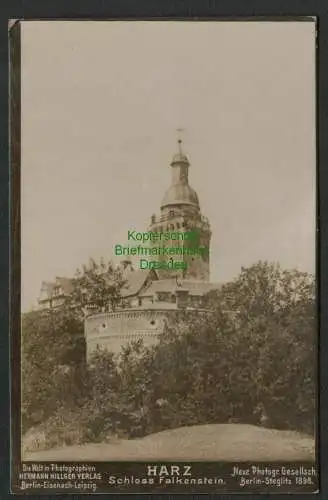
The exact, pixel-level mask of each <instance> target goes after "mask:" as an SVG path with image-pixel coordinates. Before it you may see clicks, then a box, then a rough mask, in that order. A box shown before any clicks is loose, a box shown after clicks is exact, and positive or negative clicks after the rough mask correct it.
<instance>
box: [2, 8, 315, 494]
mask: <svg viewBox="0 0 328 500" xmlns="http://www.w3.org/2000/svg"><path fill="white" fill-rule="evenodd" d="M19 29H20V40H19V42H18V43H19V46H20V49H19V50H20V68H19V79H20V97H19V99H20V110H21V113H20V118H19V117H18V118H17V116H16V117H14V119H15V120H19V122H20V140H19V145H17V146H15V147H17V148H19V152H20V162H19V163H20V165H19V169H20V225H21V286H20V310H21V314H20V315H21V322H20V329H19V328H18V330H20V331H15V332H14V333H13V335H15V336H16V337H15V338H17V342H18V343H19V349H20V356H19V358H16V359H20V362H19V363H16V362H15V363H14V366H13V373H14V378H17V379H20V396H19V397H16V396H15V398H12V413H15V414H16V415H18V416H19V417H18V419H19V422H20V424H19V428H16V427H15V429H14V430H13V435H12V450H13V449H14V448H15V449H17V450H19V451H18V454H19V456H20V460H18V461H17V460H16V459H15V460H16V462H15V464H14V469H15V471H16V472H15V474H14V476H15V478H14V483H15V485H14V489H15V493H38V494H51V493H61V494H63V493H81V492H83V493H95V492H97V493H111V492H116V493H117V492H125V493H127V492H130V493H150V492H164V493H171V492H181V493H188V492H196V493H209V492H211V493H215V492H240V491H245V492H246V491H247V492H270V493H281V492H291V493H292V492H306V491H308V492H310V491H311V492H314V491H317V490H318V475H317V460H316V448H317V446H316V432H317V418H318V415H317V413H318V412H317V401H316V394H317V350H318V346H317V342H318V340H317V337H318V318H317V316H318V308H317V297H316V277H315V272H316V162H317V159H316V20H315V19H314V18H311V19H310V18H309V19H303V20H297V19H295V20H288V21H281V22H280V21H279V20H270V19H268V20H264V19H261V20H256V18H254V19H253V20H252V21H249V20H248V21H247V20H244V21H243V20H240V19H239V20H236V21H227V20H215V21H214V20H212V21H197V20H188V21H187V20H185V21H183V20H176V21H175V20H162V21H160V20H157V21H155V20H144V21H141V20H138V21H90V20H89V21H83V20H79V21H75V20H74V21H68V20H67V21H65V20H61V21H59V20H56V21H55V20H54V21H50V20H47V21H32V20H30V21H21V22H19ZM12 80H13V76H12ZM11 85H13V83H11ZM13 98H14V96H13V95H12V96H11V99H13ZM16 420H17V419H16ZM16 456H17V455H16Z"/></svg>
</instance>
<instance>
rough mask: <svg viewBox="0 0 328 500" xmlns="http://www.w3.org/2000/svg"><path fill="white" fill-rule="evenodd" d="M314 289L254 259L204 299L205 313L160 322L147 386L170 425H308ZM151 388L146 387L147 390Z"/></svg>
mask: <svg viewBox="0 0 328 500" xmlns="http://www.w3.org/2000/svg"><path fill="white" fill-rule="evenodd" d="M314 292H315V287H314V279H313V277H312V276H311V275H309V274H306V273H300V272H298V271H295V270H293V271H287V270H282V269H281V268H280V267H279V266H278V265H275V264H269V263H267V262H259V263H258V264H256V265H254V266H251V267H250V268H247V269H246V268H243V269H242V271H241V273H240V275H239V276H238V277H237V279H235V280H234V281H232V282H231V283H228V284H227V285H225V286H224V287H223V288H222V289H221V290H219V291H216V292H211V293H210V294H209V295H208V297H207V302H208V307H209V308H210V309H211V310H212V312H211V313H210V314H209V315H207V316H206V317H204V316H203V317H202V316H198V318H196V317H191V316H190V315H186V316H185V317H184V318H182V319H181V320H180V321H179V322H178V323H176V324H171V325H168V328H167V332H166V333H165V334H164V335H163V337H162V340H161V342H160V344H159V346H158V347H157V348H156V350H155V355H154V361H153V364H152V377H151V379H152V382H151V386H150V388H149V390H150V391H151V390H154V391H157V396H158V397H161V398H163V399H164V400H166V401H167V402H168V404H169V406H170V407H171V414H172V415H173V416H174V419H175V422H176V425H178V424H179V425H190V424H194V423H198V424H200V423H210V422H211V423H213V422H226V421H229V420H230V421H241V422H246V423H255V424H260V423H265V424H266V425H269V426H272V427H283V428H295V429H299V430H304V431H306V432H311V431H313V416H314V402H315V380H316V362H315V345H316V343H315V338H316V319H315V316H316V315H315V313H316V311H315V293H314ZM152 388H153V389H152Z"/></svg>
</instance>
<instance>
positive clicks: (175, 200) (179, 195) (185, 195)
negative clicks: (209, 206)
mask: <svg viewBox="0 0 328 500" xmlns="http://www.w3.org/2000/svg"><path fill="white" fill-rule="evenodd" d="M167 205H196V206H197V207H199V199H198V196H197V193H196V191H195V190H194V189H193V188H192V187H190V186H189V184H183V183H178V184H172V186H170V187H169V189H168V190H167V191H166V193H165V195H164V198H163V201H162V204H161V206H162V207H165V206H167Z"/></svg>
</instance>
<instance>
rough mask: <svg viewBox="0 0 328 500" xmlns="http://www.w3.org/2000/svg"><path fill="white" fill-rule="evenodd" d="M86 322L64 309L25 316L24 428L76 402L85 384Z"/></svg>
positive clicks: (23, 325) (23, 367) (23, 342)
mask: <svg viewBox="0 0 328 500" xmlns="http://www.w3.org/2000/svg"><path fill="white" fill-rule="evenodd" d="M84 359H85V342H84V337H83V323H82V322H81V321H79V320H77V319H76V318H75V317H72V316H71V315H70V314H69V312H68V311H67V310H65V309H64V308H61V309H56V310H51V309H50V310H48V311H33V312H30V313H27V314H24V315H23V318H22V361H21V363H22V418H23V429H24V430H26V429H27V428H29V427H30V426H33V425H36V424H39V423H41V422H43V421H44V420H46V419H47V418H48V417H50V416H51V415H52V414H53V413H54V412H55V411H57V410H58V409H60V408H61V407H62V406H67V405H68V404H69V405H74V404H76V403H78V401H79V400H80V398H82V397H83V394H84V387H85V385H84V384H85V371H84V367H85V364H84Z"/></svg>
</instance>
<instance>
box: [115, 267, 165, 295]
mask: <svg viewBox="0 0 328 500" xmlns="http://www.w3.org/2000/svg"><path fill="white" fill-rule="evenodd" d="M148 278H151V279H153V280H157V275H156V273H155V271H154V270H153V269H138V270H136V271H131V272H130V273H129V274H128V275H127V278H126V284H125V285H124V287H123V288H122V290H121V296H122V297H132V296H133V295H137V294H138V292H140V291H141V289H142V288H143V287H144V286H145V284H146V281H147V279H148Z"/></svg>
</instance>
